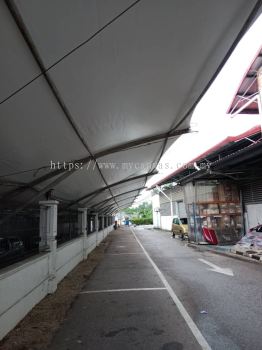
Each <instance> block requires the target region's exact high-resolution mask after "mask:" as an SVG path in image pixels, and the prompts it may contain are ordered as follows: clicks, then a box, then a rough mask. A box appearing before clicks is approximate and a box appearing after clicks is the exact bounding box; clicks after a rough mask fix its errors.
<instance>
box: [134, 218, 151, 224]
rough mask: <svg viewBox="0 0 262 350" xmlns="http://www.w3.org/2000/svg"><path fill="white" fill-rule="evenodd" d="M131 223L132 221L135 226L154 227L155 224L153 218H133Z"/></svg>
mask: <svg viewBox="0 0 262 350" xmlns="http://www.w3.org/2000/svg"><path fill="white" fill-rule="evenodd" d="M131 221H132V224H134V225H152V224H153V219H152V218H132V219H131Z"/></svg>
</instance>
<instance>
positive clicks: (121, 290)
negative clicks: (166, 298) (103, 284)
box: [79, 287, 166, 294]
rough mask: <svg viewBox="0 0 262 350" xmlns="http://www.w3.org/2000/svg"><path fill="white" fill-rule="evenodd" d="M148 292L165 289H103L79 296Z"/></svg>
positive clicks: (85, 292)
mask: <svg viewBox="0 0 262 350" xmlns="http://www.w3.org/2000/svg"><path fill="white" fill-rule="evenodd" d="M148 290H166V288H163V287H159V288H127V289H104V290H86V291H83V292H80V293H79V294H95V293H119V292H140V291H148Z"/></svg>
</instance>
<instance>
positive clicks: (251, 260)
mask: <svg viewBox="0 0 262 350" xmlns="http://www.w3.org/2000/svg"><path fill="white" fill-rule="evenodd" d="M187 246H188V247H190V248H194V249H197V250H198V251H202V252H203V251H208V252H210V253H213V254H217V255H223V256H227V257H229V258H233V259H237V260H241V261H246V262H249V263H254V264H261V263H262V261H261V260H256V259H255V258H252V257H248V256H244V255H239V254H237V253H231V252H222V251H219V250H214V249H213V248H212V247H210V246H206V245H199V244H196V243H191V242H190V243H187Z"/></svg>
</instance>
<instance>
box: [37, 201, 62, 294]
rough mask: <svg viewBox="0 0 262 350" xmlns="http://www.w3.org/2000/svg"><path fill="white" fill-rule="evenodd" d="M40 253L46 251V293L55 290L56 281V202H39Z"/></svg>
mask: <svg viewBox="0 0 262 350" xmlns="http://www.w3.org/2000/svg"><path fill="white" fill-rule="evenodd" d="M39 204H40V238H41V241H40V244H39V250H40V251H48V252H49V255H48V275H49V278H48V293H50V294H51V293H54V292H55V291H56V289H57V280H56V248H57V242H56V235H57V206H58V201H55V200H47V201H40V202H39Z"/></svg>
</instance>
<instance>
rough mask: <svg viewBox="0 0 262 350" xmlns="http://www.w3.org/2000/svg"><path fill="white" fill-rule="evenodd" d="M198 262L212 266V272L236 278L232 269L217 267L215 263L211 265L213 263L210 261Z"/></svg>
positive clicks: (202, 260)
mask: <svg viewBox="0 0 262 350" xmlns="http://www.w3.org/2000/svg"><path fill="white" fill-rule="evenodd" d="M198 260H199V261H201V262H202V263H204V264H206V265H208V266H210V267H211V269H208V270H210V271H213V272H218V273H222V274H224V275H227V276H231V277H233V276H234V273H233V271H232V270H231V269H230V268H228V267H220V266H217V265H215V264H213V263H211V262H209V261H207V260H205V259H198Z"/></svg>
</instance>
